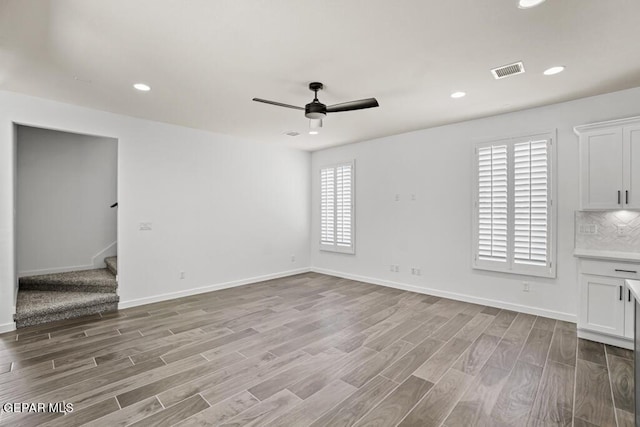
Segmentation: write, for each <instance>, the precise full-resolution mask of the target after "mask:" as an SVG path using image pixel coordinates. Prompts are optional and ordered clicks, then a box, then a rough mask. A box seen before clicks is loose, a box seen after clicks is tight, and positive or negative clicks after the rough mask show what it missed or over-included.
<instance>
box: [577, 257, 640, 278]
mask: <svg viewBox="0 0 640 427" xmlns="http://www.w3.org/2000/svg"><path fill="white" fill-rule="evenodd" d="M580 272H581V273H584V274H594V275H596V276H608V277H620V278H623V279H640V264H635V263H630V262H614V261H592V260H582V264H581V265H580Z"/></svg>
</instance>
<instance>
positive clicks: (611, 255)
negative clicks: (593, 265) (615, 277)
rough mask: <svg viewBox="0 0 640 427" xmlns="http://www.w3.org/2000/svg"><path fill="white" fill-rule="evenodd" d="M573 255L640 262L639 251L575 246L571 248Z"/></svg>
mask: <svg viewBox="0 0 640 427" xmlns="http://www.w3.org/2000/svg"><path fill="white" fill-rule="evenodd" d="M573 256H575V257H578V258H593V259H606V260H612V261H627V262H640V253H637V252H615V251H599V250H594V249H577V248H576V249H574V250H573ZM639 295H640V293H639ZM639 299H640V298H639Z"/></svg>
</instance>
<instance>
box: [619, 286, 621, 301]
mask: <svg viewBox="0 0 640 427" xmlns="http://www.w3.org/2000/svg"><path fill="white" fill-rule="evenodd" d="M619 288H620V301H622V286H619Z"/></svg>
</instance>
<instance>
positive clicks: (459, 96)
mask: <svg viewBox="0 0 640 427" xmlns="http://www.w3.org/2000/svg"><path fill="white" fill-rule="evenodd" d="M466 94H467V93H466V92H453V93H452V94H451V97H452V98H462V97H464V96H465V95H466Z"/></svg>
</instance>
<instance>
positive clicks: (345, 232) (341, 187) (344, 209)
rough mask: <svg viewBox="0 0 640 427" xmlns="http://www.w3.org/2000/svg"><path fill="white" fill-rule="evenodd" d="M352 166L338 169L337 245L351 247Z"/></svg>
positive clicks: (343, 166)
mask: <svg viewBox="0 0 640 427" xmlns="http://www.w3.org/2000/svg"><path fill="white" fill-rule="evenodd" d="M351 175H352V167H351V165H342V166H338V167H336V244H337V245H338V246H343V247H350V246H351V204H352V201H351V184H352V179H351Z"/></svg>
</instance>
